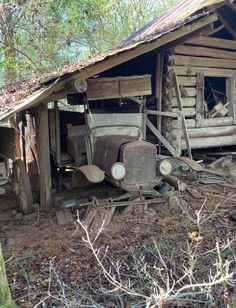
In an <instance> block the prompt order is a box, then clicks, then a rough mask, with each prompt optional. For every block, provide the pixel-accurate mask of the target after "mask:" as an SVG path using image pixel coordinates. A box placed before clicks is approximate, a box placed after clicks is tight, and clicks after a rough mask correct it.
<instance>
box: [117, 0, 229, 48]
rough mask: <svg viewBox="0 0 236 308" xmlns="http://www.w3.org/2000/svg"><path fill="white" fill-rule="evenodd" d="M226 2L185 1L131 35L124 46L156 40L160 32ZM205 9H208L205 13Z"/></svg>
mask: <svg viewBox="0 0 236 308" xmlns="http://www.w3.org/2000/svg"><path fill="white" fill-rule="evenodd" d="M222 2H225V1H224V0H183V1H181V2H180V3H178V4H177V5H175V6H174V7H172V8H171V9H170V10H168V11H167V12H166V13H164V14H163V15H161V16H160V17H157V18H156V19H154V20H153V21H151V22H150V23H149V24H147V25H146V26H144V27H143V28H142V29H140V30H138V31H137V32H135V33H133V34H131V35H130V36H129V37H128V38H127V39H126V40H124V42H123V44H122V45H123V46H124V45H127V44H130V43H134V42H138V41H144V40H147V39H148V38H149V39H150V38H152V39H155V36H156V35H158V34H159V33H160V32H164V31H166V30H168V29H171V28H173V27H176V25H178V24H181V23H183V22H186V21H187V20H188V19H189V18H190V16H192V17H193V18H194V15H195V17H198V14H197V13H198V12H200V11H201V14H200V15H205V14H208V12H209V9H207V8H210V6H212V5H216V4H220V3H222ZM204 9H206V10H205V11H204Z"/></svg>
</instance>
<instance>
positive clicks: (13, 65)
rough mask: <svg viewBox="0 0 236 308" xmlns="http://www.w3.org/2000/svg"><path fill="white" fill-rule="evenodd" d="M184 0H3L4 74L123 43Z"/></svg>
mask: <svg viewBox="0 0 236 308" xmlns="http://www.w3.org/2000/svg"><path fill="white" fill-rule="evenodd" d="M176 2H178V0H169V1H164V0H119V1H117V0H81V1H78V0H58V1H54V0H2V1H1V4H0V6H1V15H0V62H1V70H0V78H1V81H2V82H8V81H12V80H14V79H21V78H24V77H29V75H30V74H35V73H40V72H43V71H45V70H48V69H52V68H55V67H58V66H62V65H63V64H65V63H68V62H74V61H77V60H79V59H82V58H84V57H86V56H88V55H91V54H93V53H97V52H100V51H103V50H105V49H108V48H111V47H114V46H116V45H118V44H119V43H120V42H121V41H122V40H123V39H125V38H126V37H127V36H129V35H130V34H131V33H133V32H134V31H136V30H137V29H139V28H141V27H142V26H144V25H145V24H146V23H147V22H149V21H151V20H153V19H154V18H155V17H156V16H158V15H160V14H161V13H163V12H164V11H165V10H167V9H168V8H169V7H170V6H172V5H173V4H175V3H176Z"/></svg>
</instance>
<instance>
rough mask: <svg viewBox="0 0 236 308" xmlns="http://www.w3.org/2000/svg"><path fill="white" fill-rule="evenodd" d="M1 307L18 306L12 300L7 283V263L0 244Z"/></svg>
mask: <svg viewBox="0 0 236 308" xmlns="http://www.w3.org/2000/svg"><path fill="white" fill-rule="evenodd" d="M0 307H1V308H16V307H17V305H16V304H15V303H14V302H13V300H12V298H11V293H10V288H9V285H8V281H7V276H6V269H5V263H4V260H3V255H2V246H1V244H0Z"/></svg>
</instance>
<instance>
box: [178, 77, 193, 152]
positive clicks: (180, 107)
mask: <svg viewBox="0 0 236 308" xmlns="http://www.w3.org/2000/svg"><path fill="white" fill-rule="evenodd" d="M174 86H175V93H176V98H177V101H178V105H179V110H180V112H181V113H182V114H181V116H182V128H183V132H184V139H185V142H186V147H187V150H188V156H189V157H190V158H192V152H191V146H190V143H189V136H188V128H187V124H186V120H185V113H184V108H183V104H182V101H181V94H180V89H179V82H178V78H177V75H176V73H174Z"/></svg>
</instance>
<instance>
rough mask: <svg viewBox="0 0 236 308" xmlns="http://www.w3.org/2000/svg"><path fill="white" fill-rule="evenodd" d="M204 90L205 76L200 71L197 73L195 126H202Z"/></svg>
mask: <svg viewBox="0 0 236 308" xmlns="http://www.w3.org/2000/svg"><path fill="white" fill-rule="evenodd" d="M204 90H205V78H204V75H203V74H202V73H197V100H196V126H198V127H200V126H202V119H203V117H204Z"/></svg>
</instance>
